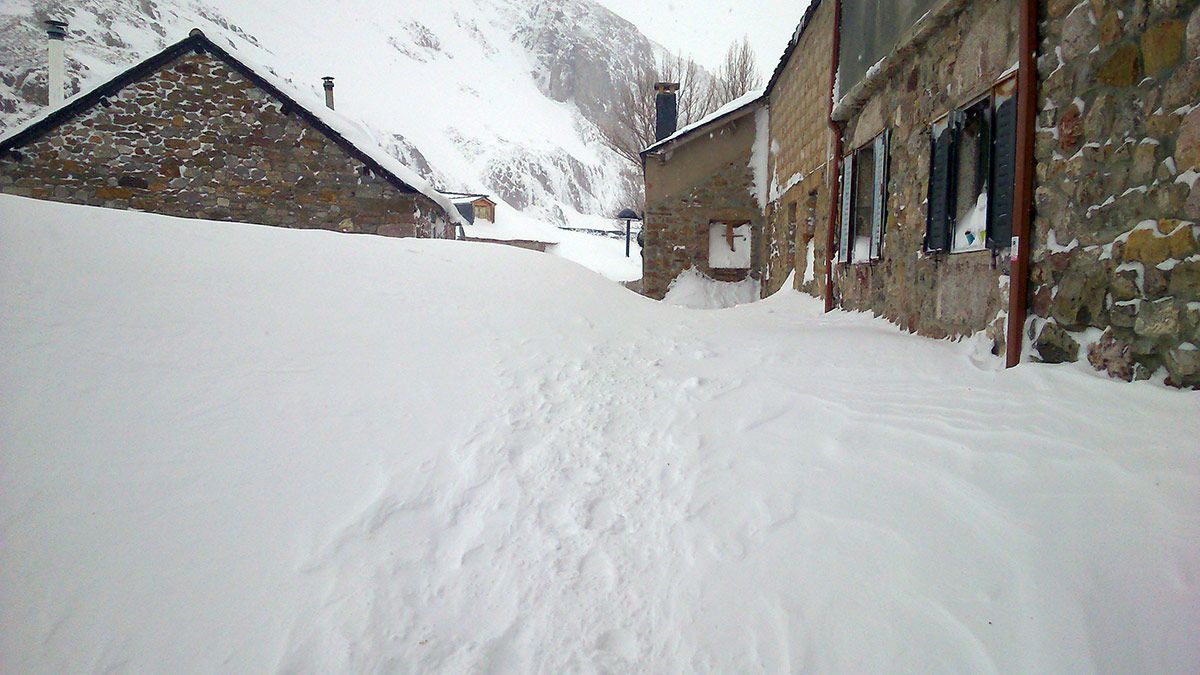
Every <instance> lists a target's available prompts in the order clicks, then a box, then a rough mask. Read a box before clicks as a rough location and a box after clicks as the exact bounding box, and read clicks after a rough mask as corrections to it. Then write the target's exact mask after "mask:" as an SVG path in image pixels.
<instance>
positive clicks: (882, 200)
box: [871, 129, 891, 260]
mask: <svg viewBox="0 0 1200 675" xmlns="http://www.w3.org/2000/svg"><path fill="white" fill-rule="evenodd" d="M890 136H891V132H890V131H889V130H887V129H885V130H884V131H883V133H882V134H879V136H878V137H876V138H875V186H874V188H875V192H874V195H875V200H874V210H873V211H872V212H871V260H879V259H880V258H881V257H883V226H884V223H886V222H887V186H888V175H887V170H888V149H889V148H888V141H889V138H890Z"/></svg>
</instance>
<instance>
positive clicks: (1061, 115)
mask: <svg viewBox="0 0 1200 675" xmlns="http://www.w3.org/2000/svg"><path fill="white" fill-rule="evenodd" d="M1198 5H1200V2H1198V1H1197V0H1165V1H1158V0H1156V1H1153V2H1147V1H1146V0H1089V1H1087V2H1069V1H1066V0H1061V1H1059V0H1049V1H1042V2H1037V3H1030V2H1027V0H992V1H990V2H980V1H977V0H975V1H970V0H905V2H899V3H858V4H850V3H843V7H844V8H845V9H844V10H843V12H844V13H843V16H842V17H841V33H842V36H843V42H842V49H841V50H840V53H839V60H840V64H841V65H840V66H839V82H840V85H841V90H840V91H838V92H836V98H837V104H836V106H835V109H834V114H833V117H834V119H835V120H836V121H838V122H839V123H841V125H842V130H843V135H842V140H843V141H844V144H845V148H846V151H845V153H844V157H843V169H842V173H841V180H840V181H839V183H840V185H839V188H840V201H839V211H840V218H839V227H838V237H837V241H838V248H837V257H838V264H837V266H836V268H835V273H834V275H833V298H834V300H835V302H836V304H837V305H838V306H840V307H844V308H848V309H864V310H870V311H873V312H874V313H876V314H878V315H882V316H885V317H887V318H888V319H890V320H892V321H895V322H896V323H899V324H900V325H902V326H904V327H906V328H908V329H910V330H913V331H916V332H919V333H921V334H925V335H931V336H935V337H941V336H964V335H970V334H973V333H976V332H979V331H986V332H987V334H988V335H989V336H990V337H992V338H993V340H994V344H995V351H996V353H998V354H1004V353H1005V351H1006V350H1020V349H1021V348H1022V344H1023V342H1024V341H1025V340H1026V339H1027V340H1028V341H1029V342H1030V343H1031V345H1032V349H1031V350H1030V351H1029V353H1027V354H1025V355H1024V356H1025V357H1026V358H1033V359H1036V360H1040V361H1047V362H1060V361H1075V360H1078V359H1082V358H1087V359H1089V360H1090V361H1091V362H1092V363H1093V365H1095V366H1096V367H1098V368H1101V369H1103V370H1106V371H1107V372H1109V373H1110V374H1112V375H1113V376H1116V377H1120V378H1124V379H1131V378H1148V377H1150V376H1151V375H1152V373H1154V372H1156V371H1158V370H1159V369H1160V368H1162V369H1163V372H1165V374H1166V378H1167V381H1168V382H1170V383H1172V384H1175V385H1179V386H1196V385H1200V353H1198V352H1197V349H1196V345H1197V344H1200V342H1197V340H1200V334H1198V331H1200V305H1198V304H1197V302H1200V295H1198V293H1197V291H1198V286H1200V283H1198V281H1197V273H1198V268H1200V255H1198V254H1200V247H1198V246H1197V236H1198V235H1200V228H1197V226H1196V224H1195V222H1194V219H1196V218H1197V217H1198V216H1200V213H1198V212H1197V208H1196V205H1197V204H1200V195H1197V192H1196V190H1194V189H1193V186H1194V185H1195V182H1196V181H1195V177H1196V175H1197V174H1196V171H1197V169H1200V113H1198V112H1197V104H1198V102H1200V60H1198V56H1200V55H1198V54H1197V50H1198V45H1197V38H1198V37H1200V36H1198V33H1200V13H1198V12H1200V10H1198ZM1035 12H1037V13H1036V14H1035ZM1022 16H1028V17H1031V18H1035V19H1036V20H1037V22H1036V24H1035V29H1034V31H1033V32H1034V34H1033V35H1032V36H1029V37H1028V38H1027V39H1030V42H1031V44H1032V45H1034V46H1035V48H1036V58H1037V61H1036V67H1034V64H1033V63H1030V66H1029V67H1028V78H1029V87H1030V91H1031V92H1033V93H1034V96H1033V97H1032V98H1031V99H1030V100H1031V101H1033V102H1034V103H1035V108H1034V109H1031V110H1030V112H1029V117H1030V121H1031V122H1034V121H1036V124H1028V125H1027V128H1028V129H1029V131H1028V133H1029V136H1030V137H1031V138H1029V142H1030V143H1029V146H1028V147H1030V148H1031V150H1032V153H1031V155H1030V156H1029V159H1028V168H1027V169H1026V171H1025V173H1026V175H1027V180H1028V182H1027V183H1026V184H1025V186H1023V185H1022V182H1021V180H1020V177H1021V175H1022V166H1021V164H1022V162H1023V161H1024V160H1022V159H1021V157H1020V156H1019V152H1018V149H1019V148H1020V145H1021V142H1022V140H1023V138H1022V135H1021V125H1020V121H1019V112H1020V104H1021V97H1020V93H1019V91H1018V74H1019V73H1020V71H1021V70H1022V68H1019V67H1018V66H1019V65H1020V64H1019V61H1020V56H1021V53H1020V50H1019V48H1018V47H1019V44H1020V39H1021V31H1022V26H1021V23H1020V22H1021V17H1022ZM896 26H901V27H903V29H902V30H900V31H897V30H896ZM1189 26H1190V29H1189ZM1189 30H1190V32H1189ZM846 36H853V38H850V39H846ZM864 56H865V57H866V58H863V57H864ZM870 64H873V65H870ZM1035 113H1036V120H1034V117H1033V116H1034V114H1035ZM1022 189H1025V190H1028V192H1029V194H1030V200H1029V203H1028V206H1023V202H1022V200H1021V198H1020V192H1021V191H1022ZM867 195H869V197H868V196H867ZM1022 218H1024V219H1025V220H1026V222H1028V223H1029V228H1028V235H1027V241H1025V242H1022V241H1021V240H1020V236H1021V231H1020V228H1019V227H1017V228H1016V229H1014V225H1019V222H1020V220H1021V219H1022ZM1189 218H1190V219H1193V220H1189ZM1022 244H1024V245H1025V246H1027V249H1025V248H1022V246H1021V245H1022ZM1023 266H1028V270H1029V271H1028V274H1027V276H1026V273H1025V272H1024V268H1023ZM1026 284H1027V285H1028V292H1027V293H1021V289H1022V288H1025V287H1026ZM1010 289H1015V292H1016V293H1017V295H1015V296H1012V297H1010ZM1014 310H1015V311H1014ZM1026 313H1028V319H1027V320H1025V321H1020V319H1021V318H1022V317H1023V316H1024V315H1025V314H1026ZM1014 327H1015V328H1014ZM1007 356H1008V357H1009V362H1010V363H1013V362H1015V360H1016V358H1015V357H1017V356H1019V354H1007Z"/></svg>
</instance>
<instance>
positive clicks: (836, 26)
mask: <svg viewBox="0 0 1200 675" xmlns="http://www.w3.org/2000/svg"><path fill="white" fill-rule="evenodd" d="M841 48H842V0H835V2H834V4H833V56H832V64H831V66H830V68H829V129H830V130H831V131H832V132H833V158H832V159H830V161H829V163H828V164H827V166H828V167H829V173H830V178H829V231H828V232H826V239H825V311H826V312H832V311H833V238H834V232H836V231H837V212H838V208H837V205H838V203H840V201H841V190H840V189H839V188H840V186H841V177H842V128H841V126H840V125H839V124H838V123H837V122H835V121H833V106H834V100H833V97H834V94H835V92H834V89H835V88H836V87H837V73H838V62H839V59H840V56H839V53H840V51H841Z"/></svg>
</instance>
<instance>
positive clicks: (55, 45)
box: [46, 19, 67, 107]
mask: <svg viewBox="0 0 1200 675" xmlns="http://www.w3.org/2000/svg"><path fill="white" fill-rule="evenodd" d="M46 36H47V37H48V38H49V43H50V44H49V49H50V77H49V82H48V84H47V86H48V88H49V95H48V96H47V97H46V98H47V101H46V102H47V104H49V105H50V106H52V107H54V106H59V105H62V103H63V101H66V100H67V66H66V57H65V56H64V53H63V48H64V45H63V41H64V40H66V39H67V22H66V21H55V20H53V19H51V20H49V21H47V22H46Z"/></svg>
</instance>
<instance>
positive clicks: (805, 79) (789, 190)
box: [763, 1, 835, 296]
mask: <svg viewBox="0 0 1200 675" xmlns="http://www.w3.org/2000/svg"><path fill="white" fill-rule="evenodd" d="M834 18H835V16H834V3H833V2H832V1H826V2H823V3H822V4H821V5H820V6H819V7H818V8H817V10H816V12H815V13H814V14H813V16H812V18H811V19H810V20H809V23H808V25H807V26H806V27H805V29H804V32H803V33H802V34H801V35H800V37H799V39H798V42H797V44H796V47H795V49H794V50H793V51H792V55H791V58H790V59H789V60H788V62H787V64H786V66H785V67H784V69H783V71H782V72H781V73H780V74H779V79H778V80H777V81H776V83H775V86H774V88H773V89H772V91H771V95H770V109H771V115H770V120H771V121H770V125H771V153H770V156H769V157H770V159H769V165H768V175H769V176H770V181H771V187H770V193H769V195H768V196H769V199H770V204H769V205H768V214H767V225H766V227H767V233H768V237H767V239H768V242H767V245H766V249H765V251H764V261H765V270H764V274H763V276H764V279H763V291H764V293H768V294H769V293H773V292H775V291H776V290H778V289H779V287H781V286H782V285H783V283H784V281H785V279H786V278H787V275H788V274H789V273H791V271H792V270H793V269H795V270H797V274H796V280H795V284H796V288H797V289H798V290H802V291H805V292H808V293H811V294H813V295H817V296H821V295H823V294H824V292H825V248H826V243H827V240H826V234H827V231H828V221H829V208H830V204H831V200H830V199H829V182H830V181H829V178H830V177H829V173H828V171H827V167H828V160H829V157H830V154H831V153H832V151H833V133H832V132H831V131H830V129H829V74H830V69H831V67H832V60H833V56H832V55H833V28H834ZM814 262H815V263H816V268H815V269H814V267H813V264H814Z"/></svg>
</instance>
